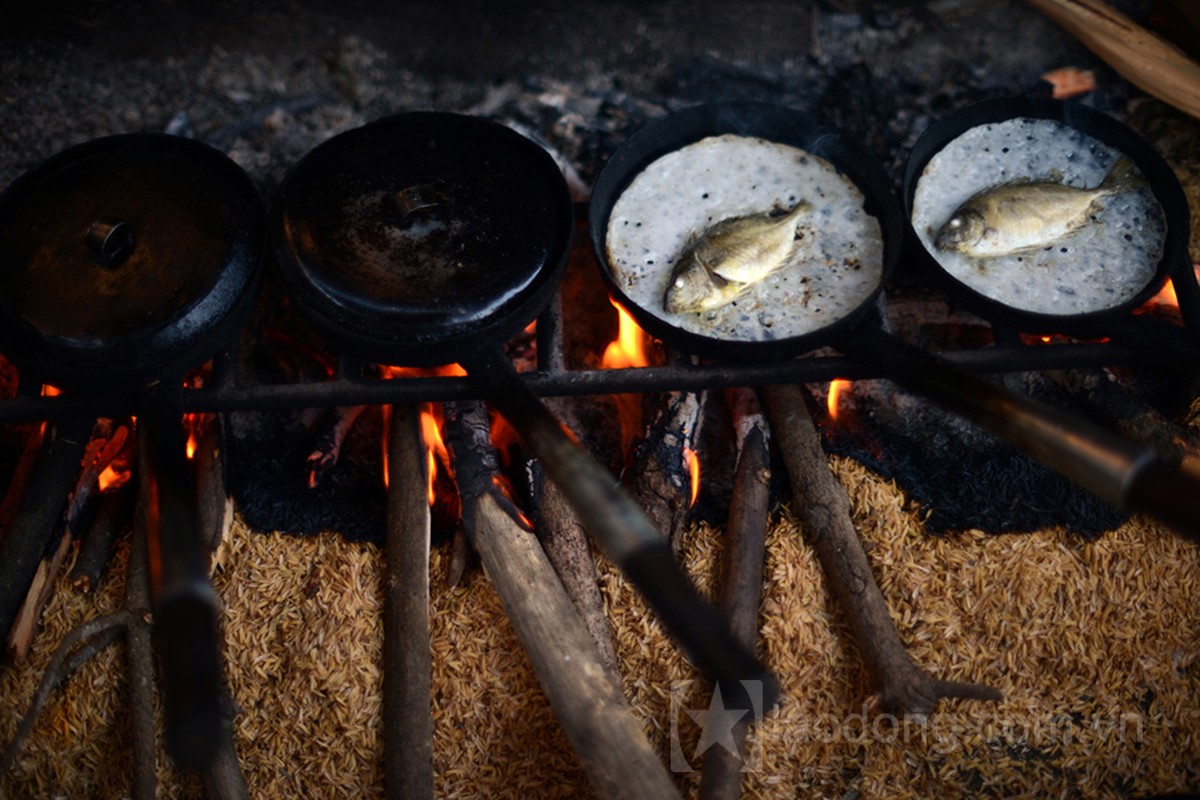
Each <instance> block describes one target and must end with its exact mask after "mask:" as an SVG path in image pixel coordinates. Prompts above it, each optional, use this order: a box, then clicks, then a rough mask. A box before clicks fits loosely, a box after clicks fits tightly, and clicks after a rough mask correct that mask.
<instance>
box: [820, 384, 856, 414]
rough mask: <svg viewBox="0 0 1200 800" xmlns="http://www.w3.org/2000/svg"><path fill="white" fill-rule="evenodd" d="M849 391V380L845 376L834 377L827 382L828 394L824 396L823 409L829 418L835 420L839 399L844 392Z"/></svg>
mask: <svg viewBox="0 0 1200 800" xmlns="http://www.w3.org/2000/svg"><path fill="white" fill-rule="evenodd" d="M848 391H850V381H849V380H847V379H846V378H834V379H833V380H832V381H830V382H829V394H828V395H827V396H826V397H825V409H826V410H827V411H828V412H829V418H830V419H831V420H833V421H834V422H837V419H838V411H839V405H838V403H839V401H840V400H841V397H842V395H843V394H844V393H846V392H848Z"/></svg>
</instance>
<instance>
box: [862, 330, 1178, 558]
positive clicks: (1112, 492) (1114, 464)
mask: <svg viewBox="0 0 1200 800" xmlns="http://www.w3.org/2000/svg"><path fill="white" fill-rule="evenodd" d="M842 344H843V347H845V348H846V349H848V350H852V351H857V352H859V353H860V355H863V356H866V357H869V358H870V359H872V361H874V362H875V363H878V364H880V365H883V366H884V368H885V370H886V372H887V377H888V378H889V379H891V380H893V381H895V382H896V383H898V384H899V385H901V386H903V387H905V388H906V389H909V390H911V391H913V392H916V393H918V394H921V395H924V396H925V397H928V398H929V399H931V400H933V401H934V402H936V403H938V404H939V405H941V406H942V407H944V408H945V409H947V410H948V411H950V412H952V413H954V414H957V415H959V416H961V417H963V418H965V419H968V420H970V421H971V422H973V423H975V424H976V425H978V426H979V427H981V428H983V429H984V430H986V431H988V432H989V433H991V434H992V435H994V436H996V437H997V438H999V439H1001V440H1002V441H1004V442H1006V443H1008V444H1010V445H1012V446H1013V447H1015V448H1017V449H1018V450H1020V451H1021V452H1023V453H1025V454H1026V455H1028V456H1030V457H1031V458H1033V459H1034V460H1036V461H1039V462H1041V463H1042V464H1044V465H1045V466H1047V467H1049V468H1050V469H1052V470H1054V471H1055V472H1057V473H1059V474H1060V475H1062V476H1063V477H1065V478H1066V479H1067V480H1069V481H1071V482H1073V483H1075V484H1077V485H1079V486H1081V487H1083V488H1084V489H1087V490H1088V491H1090V492H1092V493H1093V494H1095V495H1096V496H1098V497H1099V498H1100V499H1102V500H1104V501H1105V502H1107V503H1110V504H1111V505H1113V506H1116V507H1117V508H1121V509H1125V510H1128V511H1142V512H1145V513H1147V514H1150V515H1151V516H1154V517H1156V518H1158V519H1160V520H1162V521H1163V522H1165V523H1167V524H1168V525H1170V526H1171V527H1173V528H1175V529H1176V530H1178V531H1179V532H1181V533H1184V534H1186V535H1188V536H1190V537H1192V538H1200V503H1197V502H1194V499H1195V498H1197V497H1200V494H1198V492H1200V470H1197V469H1192V468H1190V467H1188V468H1183V467H1186V466H1187V465H1181V464H1180V461H1179V459H1178V458H1177V457H1171V456H1168V455H1166V454H1164V453H1160V452H1159V451H1157V450H1154V449H1151V448H1148V447H1143V446H1140V445H1135V444H1132V443H1130V442H1127V441H1125V440H1124V439H1121V438H1120V437H1118V436H1115V435H1114V434H1112V433H1110V432H1109V431H1107V430H1105V429H1103V428H1101V427H1099V426H1097V425H1094V424H1092V423H1091V422H1088V421H1087V420H1083V419H1079V418H1077V417H1074V416H1071V415H1070V414H1066V413H1064V412H1062V411H1059V410H1058V409H1055V408H1051V407H1050V406H1046V405H1044V404H1042V403H1040V402H1038V401H1036V400H1034V399H1032V398H1030V397H1026V396H1024V395H1021V394H1018V393H1016V392H1012V391H1009V390H1008V389H1005V388H1003V387H1001V386H997V385H996V384H993V383H990V382H988V381H986V380H984V379H982V378H979V377H977V376H975V375H970V374H968V373H965V372H962V371H960V370H959V369H957V368H955V367H953V366H951V365H950V364H949V363H947V362H946V361H945V360H943V359H941V358H938V357H937V356H935V355H933V354H931V353H928V352H926V351H925V350H922V349H920V348H919V347H916V346H915V345H911V344H908V343H907V342H904V341H901V340H900V339H897V338H895V337H894V336H891V335H889V334H887V333H885V332H884V331H882V330H879V329H877V328H873V327H870V326H862V327H860V328H859V330H858V332H857V333H856V335H855V336H854V337H848V338H847V340H846V341H845V342H843V343H842Z"/></svg>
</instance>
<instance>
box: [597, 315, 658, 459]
mask: <svg viewBox="0 0 1200 800" xmlns="http://www.w3.org/2000/svg"><path fill="white" fill-rule="evenodd" d="M608 301H609V302H610V303H612V305H613V308H615V309H616V310H617V326H618V327H617V338H616V339H614V340H613V341H612V342H610V343H609V345H608V347H607V348H605V350H604V356H603V357H602V358H601V359H600V366H602V367H604V368H605V369H626V368H629V367H645V366H648V365H649V363H650V359H649V358H648V357H647V355H646V332H645V331H643V330H642V328H641V326H639V325H638V324H637V322H636V321H635V320H634V318H633V315H631V314H630V313H629V312H628V311H626V310H625V309H624V308H623V307H622V306H621V304H620V303H618V302H617V301H616V300H613V299H612V298H611V297H610V298H609V300H608ZM616 403H617V415H618V417H619V419H620V422H621V452H622V453H628V452H629V451H630V448H632V447H633V443H634V441H635V440H636V439H637V437H638V436H639V435H640V434H641V432H642V399H641V396H640V395H636V394H619V395H617V396H616Z"/></svg>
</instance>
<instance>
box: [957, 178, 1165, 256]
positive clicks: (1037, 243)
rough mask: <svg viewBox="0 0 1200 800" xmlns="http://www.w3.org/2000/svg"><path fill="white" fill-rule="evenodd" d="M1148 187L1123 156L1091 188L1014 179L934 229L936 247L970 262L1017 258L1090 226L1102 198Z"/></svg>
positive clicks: (973, 200) (986, 192) (982, 194)
mask: <svg viewBox="0 0 1200 800" xmlns="http://www.w3.org/2000/svg"><path fill="white" fill-rule="evenodd" d="M1145 185H1146V179H1145V178H1143V177H1142V176H1141V175H1139V174H1138V173H1137V172H1136V171H1135V170H1134V166H1133V162H1132V161H1131V160H1130V159H1129V158H1128V157H1126V156H1122V157H1121V158H1120V159H1118V161H1117V163H1116V164H1114V165H1113V168H1112V169H1111V170H1110V171H1109V173H1108V175H1107V176H1105V178H1104V180H1103V181H1102V182H1101V183H1100V185H1099V186H1097V187H1096V188H1094V189H1077V188H1075V187H1073V186H1065V185H1063V184H1062V183H1059V182H1056V181H1052V180H1051V181H1013V182H1011V183H1003V184H1000V185H999V186H993V187H992V188H990V189H985V190H983V191H982V192H980V193H979V194H977V195H975V196H974V197H972V198H971V199H970V200H968V201H967V202H965V203H963V204H962V205H961V206H959V207H958V209H957V210H956V211H955V212H954V213H953V214H951V215H950V219H949V220H948V221H947V222H946V224H945V225H943V226H942V229H941V230H940V231H938V234H937V238H936V239H935V240H934V246H935V247H937V249H938V250H942V251H946V250H956V251H958V252H960V253H962V254H963V255H966V256H970V257H971V258H989V257H993V256H1008V255H1017V254H1019V253H1028V252H1031V251H1033V250H1038V249H1041V248H1043V247H1047V246H1049V245H1052V244H1054V243H1055V242H1057V241H1059V240H1060V239H1063V238H1065V237H1067V236H1069V235H1071V234H1072V233H1075V232H1076V231H1078V230H1080V229H1082V228H1083V227H1084V226H1086V225H1087V224H1088V221H1089V220H1090V218H1091V216H1092V214H1095V213H1098V212H1099V211H1101V210H1102V209H1103V208H1104V207H1103V206H1102V205H1100V200H1101V199H1102V198H1105V197H1109V196H1110V195H1115V194H1121V193H1123V192H1130V191H1133V190H1135V189H1138V188H1141V187H1142V186H1145Z"/></svg>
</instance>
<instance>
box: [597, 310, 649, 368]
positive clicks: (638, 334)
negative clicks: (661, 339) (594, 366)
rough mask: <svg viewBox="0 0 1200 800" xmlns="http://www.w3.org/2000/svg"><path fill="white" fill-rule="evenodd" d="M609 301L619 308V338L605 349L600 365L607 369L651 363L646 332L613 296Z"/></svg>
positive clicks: (641, 365)
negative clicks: (647, 349)
mask: <svg viewBox="0 0 1200 800" xmlns="http://www.w3.org/2000/svg"><path fill="white" fill-rule="evenodd" d="M608 302H610V303H612V304H613V308H615V309H616V310H617V319H618V330H617V338H616V339H615V340H613V341H612V342H611V343H610V344H609V345H608V347H607V348H606V349H605V351H604V357H603V358H601V359H600V365H601V366H602V367H604V368H605V369H623V368H625V367H644V366H646V365H647V364H649V363H650V360H649V359H648V358H647V357H646V332H645V331H643V330H642V329H641V327H640V326H639V325H638V324H637V322H636V321H635V320H634V318H633V316H632V315H631V314H630V313H629V312H628V311H626V310H625V309H624V308H623V307H622V306H621V304H620V303H618V302H617V301H616V300H613V299H612V298H611V297H610V298H609V299H608Z"/></svg>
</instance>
